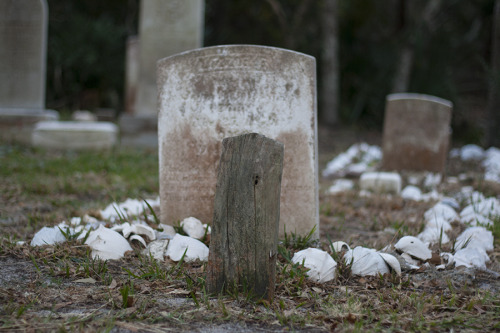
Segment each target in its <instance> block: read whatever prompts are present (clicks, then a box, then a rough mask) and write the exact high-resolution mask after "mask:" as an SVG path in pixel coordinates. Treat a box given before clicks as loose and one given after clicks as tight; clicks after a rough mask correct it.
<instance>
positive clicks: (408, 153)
mask: <svg viewBox="0 0 500 333" xmlns="http://www.w3.org/2000/svg"><path fill="white" fill-rule="evenodd" d="M451 111H452V103H451V102H450V101H447V100H445V99H442V98H438V97H434V96H429V95H422V94H411V93H400V94H391V95H388V96H387V101H386V109H385V119H384V135H383V160H382V168H383V169H385V170H411V171H430V172H436V173H443V172H444V170H445V166H446V157H447V153H448V146H449V141H450V133H451V130H450V122H451Z"/></svg>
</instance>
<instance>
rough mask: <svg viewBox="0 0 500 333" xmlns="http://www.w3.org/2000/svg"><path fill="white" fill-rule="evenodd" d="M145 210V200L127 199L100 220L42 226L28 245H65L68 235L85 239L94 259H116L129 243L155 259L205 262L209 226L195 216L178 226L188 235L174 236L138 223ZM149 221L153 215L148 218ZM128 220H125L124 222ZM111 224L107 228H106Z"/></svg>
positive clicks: (107, 210) (162, 228)
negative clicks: (205, 239) (204, 241)
mask: <svg viewBox="0 0 500 333" xmlns="http://www.w3.org/2000/svg"><path fill="white" fill-rule="evenodd" d="M148 204H149V206H151V207H155V206H159V200H158V199H156V200H148ZM147 211H148V207H147V205H146V204H145V203H144V201H139V200H135V199H127V200H126V201H124V202H122V203H112V204H111V205H109V206H108V207H106V208H105V209H104V210H102V211H101V212H100V215H101V218H102V220H98V219H96V218H94V217H91V216H88V215H85V216H84V217H83V218H79V217H74V218H72V219H71V221H70V223H69V224H68V223H66V222H62V223H60V224H59V225H57V226H55V227H43V228H42V229H41V230H40V231H38V232H37V233H36V234H35V236H34V237H33V239H32V241H31V243H30V244H31V246H40V245H53V244H57V243H62V242H65V241H66V240H67V239H68V236H72V237H76V238H77V239H85V244H86V245H88V246H89V247H90V248H91V250H92V257H93V258H100V259H102V260H116V259H120V258H122V257H123V256H124V255H125V253H126V252H128V251H132V247H131V243H135V242H136V243H137V244H139V246H142V247H143V248H144V252H145V253H147V254H148V255H149V254H150V255H152V256H153V257H154V258H155V259H157V260H164V259H165V257H169V258H170V259H171V260H173V261H179V260H181V258H184V259H183V260H184V261H186V262H189V261H193V260H201V261H206V260H208V247H207V246H206V245H205V244H204V243H203V242H201V241H200V239H202V238H203V237H204V236H205V235H206V234H210V227H209V226H207V225H206V224H202V222H201V221H199V220H198V219H196V218H194V217H188V218H186V219H184V220H183V221H182V222H181V223H180V226H181V227H182V228H183V231H184V232H185V233H186V234H187V235H188V236H183V235H180V234H177V233H176V232H175V230H174V228H173V227H172V226H170V225H165V224H159V225H158V226H155V228H153V227H151V226H150V225H148V224H147V223H146V222H145V221H143V220H141V219H140V218H139V216H142V215H143V214H144V213H145V212H147ZM147 217H148V220H152V219H153V216H147ZM125 220H127V221H125ZM109 224H111V227H109V228H107V227H106V225H109Z"/></svg>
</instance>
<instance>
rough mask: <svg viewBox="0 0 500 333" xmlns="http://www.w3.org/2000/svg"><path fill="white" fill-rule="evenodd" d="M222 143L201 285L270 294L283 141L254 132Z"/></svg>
mask: <svg viewBox="0 0 500 333" xmlns="http://www.w3.org/2000/svg"><path fill="white" fill-rule="evenodd" d="M222 144H223V148H222V155H221V158H220V165H219V172H218V176H217V187H216V190H215V200H214V219H213V224H212V235H211V241H210V255H209V258H208V267H207V289H208V291H209V292H210V293H220V292H222V291H224V290H227V289H229V290H232V289H233V288H237V289H239V290H243V291H246V292H250V293H251V294H252V295H253V296H256V297H259V298H261V297H262V298H266V299H272V297H273V295H274V283H275V270H276V256H277V246H278V229H279V216H280V193H281V175H282V172H283V155H284V146H283V144H282V143H280V142H277V141H274V140H271V139H268V138H266V137H265V136H263V135H260V134H256V133H251V134H244V135H240V136H237V137H232V138H226V139H224V141H223V143H222Z"/></svg>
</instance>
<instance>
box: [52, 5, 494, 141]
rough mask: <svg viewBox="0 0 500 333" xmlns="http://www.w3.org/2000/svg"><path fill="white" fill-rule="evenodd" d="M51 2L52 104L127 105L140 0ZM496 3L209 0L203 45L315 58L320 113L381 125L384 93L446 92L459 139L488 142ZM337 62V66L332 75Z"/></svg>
mask: <svg viewBox="0 0 500 333" xmlns="http://www.w3.org/2000/svg"><path fill="white" fill-rule="evenodd" d="M47 2H48V4H49V45H48V68H47V106H48V107H49V108H54V109H57V110H76V109H90V110H94V109H96V108H98V107H107V108H113V109H116V110H117V111H119V112H120V111H121V110H122V109H123V91H124V67H125V64H124V60H125V43H126V39H127V37H128V36H130V35H134V34H136V33H137V19H138V11H139V0H107V1H99V0H82V1H67V0H48V1H47ZM495 2H497V3H498V0H496V1H495V0H475V1H463V0H386V1H377V0H260V1H251V0H232V1H227V0H206V5H205V6H206V8H205V41H204V44H205V46H210V45H221V44H260V45H269V46H276V47H283V48H287V49H292V50H295V51H299V52H303V53H306V54H310V55H312V56H314V57H316V59H317V65H318V92H319V96H318V98H319V118H320V123H321V122H322V123H323V124H334V123H340V124H349V125H353V124H354V125H356V126H362V127H372V128H376V129H381V128H382V123H383V114H384V105H385V97H386V95H387V94H389V93H391V92H398V91H408V92H416V93H424V94H431V95H435V96H438V97H442V98H445V99H449V100H451V101H452V102H453V103H454V112H453V130H454V138H455V139H461V140H462V141H467V142H481V141H480V140H481V139H482V138H483V137H484V136H483V135H484V134H485V132H484V130H485V129H486V128H487V127H488V119H489V118H491V115H493V114H494V113H492V112H490V117H488V112H487V109H488V100H489V99H490V100H491V91H492V89H493V90H495V91H496V92H497V95H498V89H499V88H498V86H499V84H498V82H499V81H500V80H498V76H499V74H498V73H497V72H498V65H496V67H495V66H493V65H494V63H495V61H493V60H494V56H493V49H494V47H493V45H494V43H493V40H494V39H495V38H494V36H493V31H494V24H493V23H494V21H495V20H494V16H493V13H494V7H495ZM497 26H498V24H497ZM497 31H498V28H497ZM497 39H498V37H497ZM497 44H498V43H497ZM327 45H328V47H325V46H327ZM332 48H334V50H335V52H328V51H329V50H331V49H332ZM497 48H498V46H497ZM497 63H498V61H497ZM494 68H495V70H496V72H495V71H494V70H493V69H494ZM332 73H336V74H337V75H338V77H336V78H334V80H333V81H332V80H330V81H329V80H328V79H329V78H330V77H331V76H332V75H333V74H332ZM495 78H496V79H495ZM335 80H337V81H338V83H335ZM492 82H493V83H492ZM495 82H496V83H495ZM492 87H493V88H492ZM323 88H324V89H323ZM337 89H338V91H336V90H337ZM332 90H335V91H332ZM325 91H331V94H333V98H331V96H330V95H329V94H327V93H326V92H325ZM335 94H337V95H335ZM493 95H495V94H493ZM488 96H490V97H488ZM328 99H330V100H328ZM332 100H333V101H332ZM489 104H490V105H491V102H490V103H489ZM490 109H491V107H490ZM337 111H338V112H337ZM498 112H500V111H497V113H498ZM499 137H500V136H499ZM490 142H491V141H490Z"/></svg>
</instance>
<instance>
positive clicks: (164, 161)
mask: <svg viewBox="0 0 500 333" xmlns="http://www.w3.org/2000/svg"><path fill="white" fill-rule="evenodd" d="M158 89H159V97H158V98H159V101H158V103H159V119H158V138H159V145H160V146H159V154H160V199H161V205H162V206H161V220H162V223H165V224H172V223H175V222H176V221H179V220H182V219H184V218H185V217H188V216H195V217H197V218H199V219H201V220H202V221H203V222H205V223H210V222H211V221H212V217H213V202H214V192H215V184H216V176H217V166H218V161H219V157H220V154H221V146H220V143H221V141H222V139H224V138H226V137H230V136H236V135H240V134H244V133H249V132H258V133H261V134H262V135H265V136H267V137H269V138H271V139H274V140H277V141H279V142H282V143H283V144H284V145H285V155H284V166H283V180H282V186H281V207H280V217H281V218H280V232H281V233H283V229H284V227H285V226H286V231H287V232H297V233H298V234H301V235H305V234H307V233H308V232H309V231H311V229H312V228H313V227H316V233H315V234H314V236H315V237H317V236H318V235H319V230H318V227H319V215H318V214H319V213H318V171H317V141H316V134H317V124H316V63H315V59H314V58H313V57H310V56H307V55H304V54H301V53H297V52H292V51H288V50H283V49H277V48H272V47H262V46H248V45H232V46H217V47H209V48H204V49H199V50H193V51H189V52H185V53H182V54H179V55H175V56H172V57H169V58H166V59H162V60H160V61H159V62H158Z"/></svg>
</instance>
